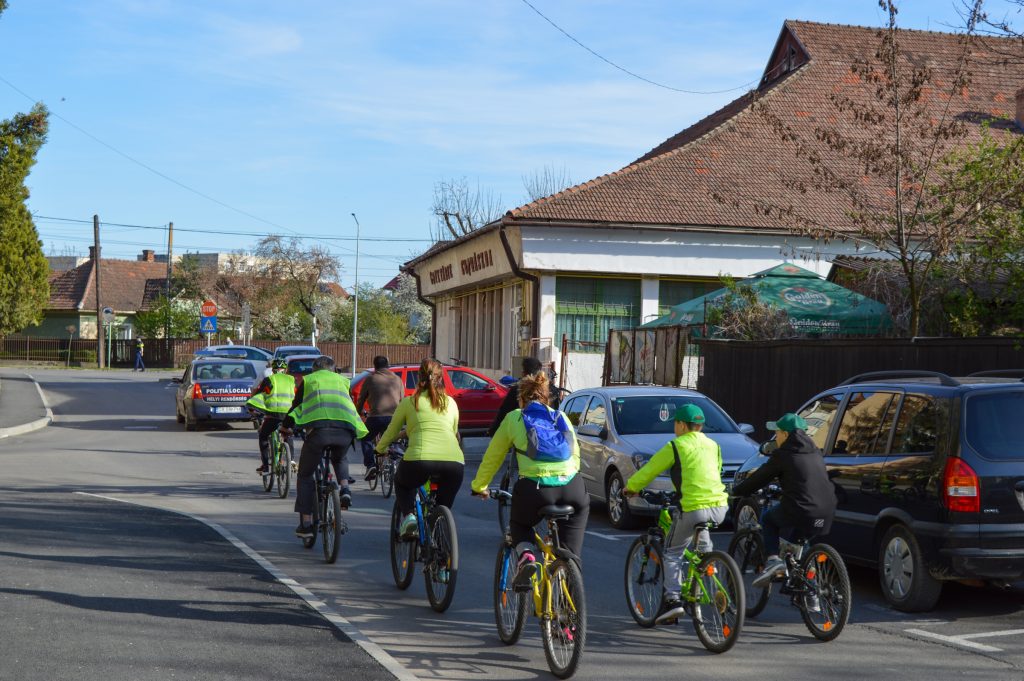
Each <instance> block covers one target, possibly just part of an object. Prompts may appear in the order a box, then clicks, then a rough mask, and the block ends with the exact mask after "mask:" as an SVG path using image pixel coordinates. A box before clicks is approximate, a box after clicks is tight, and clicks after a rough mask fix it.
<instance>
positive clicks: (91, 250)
mask: <svg viewBox="0 0 1024 681" xmlns="http://www.w3.org/2000/svg"><path fill="white" fill-rule="evenodd" d="M95 259H96V247H95V246H89V260H95Z"/></svg>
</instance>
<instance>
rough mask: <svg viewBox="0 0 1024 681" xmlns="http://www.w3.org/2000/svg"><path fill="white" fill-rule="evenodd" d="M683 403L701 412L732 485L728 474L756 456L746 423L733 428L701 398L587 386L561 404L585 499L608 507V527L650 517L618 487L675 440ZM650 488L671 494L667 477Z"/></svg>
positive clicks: (646, 507) (690, 393)
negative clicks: (576, 446)
mask: <svg viewBox="0 0 1024 681" xmlns="http://www.w3.org/2000/svg"><path fill="white" fill-rule="evenodd" d="M684 404H696V405H697V406H699V407H700V408H701V409H702V410H703V411H704V416H705V418H706V421H705V423H704V431H703V432H704V433H706V434H707V435H708V437H710V438H711V439H712V440H714V441H715V442H717V443H718V444H719V445H720V446H721V448H722V480H723V482H725V483H726V486H727V487H728V486H730V485H731V484H732V478H733V474H734V473H735V472H736V471H737V470H738V469H739V467H740V466H741V465H742V464H743V462H744V461H746V460H747V459H749V458H750V457H751V456H752V455H753V454H756V453H757V443H756V442H754V441H753V440H751V439H750V438H749V437H748V435H749V434H750V433H752V432H754V427H753V426H751V425H749V424H738V425H737V424H736V422H735V421H733V420H732V419H731V418H730V417H729V415H728V414H726V413H725V411H724V410H722V408H721V407H719V406H718V405H717V404H715V403H714V402H713V401H712V400H711V399H710V398H708V397H707V396H705V395H703V394H701V393H699V392H697V391H695V390H685V389H683V388H659V387H652V386H621V387H607V388H590V389H587V390H578V391H576V392H574V393H571V394H570V395H569V396H568V397H566V398H564V399H563V400H562V406H561V408H562V411H564V412H565V414H566V416H568V417H569V420H570V421H571V422H572V424H573V427H574V428H575V429H576V433H577V435H578V436H579V438H578V439H579V443H580V474H581V475H582V476H583V482H584V484H585V485H586V487H587V492H588V493H589V494H590V498H591V499H594V500H597V501H602V502H604V503H606V504H607V505H608V519H609V521H610V522H611V524H612V525H613V526H614V527H617V528H621V529H624V528H628V527H632V526H633V525H634V524H635V522H636V519H637V516H642V515H653V514H654V513H656V512H657V510H658V509H657V508H655V507H652V506H651V505H650V504H648V503H647V502H646V501H644V500H643V499H641V498H639V497H636V498H633V499H630V500H628V503H626V501H625V500H624V498H623V496H622V489H623V487H624V483H625V481H626V480H628V479H629V477H630V476H631V475H633V473H635V472H636V471H637V470H638V469H639V468H640V467H642V466H643V465H644V464H645V463H647V461H649V460H650V458H651V457H652V456H653V455H654V453H655V452H657V451H658V450H659V449H661V448H662V447H663V446H664V445H665V444H666V443H667V442H668V441H669V440H671V439H672V438H673V437H675V434H674V430H673V428H674V425H673V424H674V416H675V412H676V409H678V408H679V407H681V406H683V405H684ZM651 489H660V490H671V489H672V482H671V480H670V479H669V477H668V474H667V473H666V474H664V475H662V476H659V477H658V478H656V479H655V481H654V482H653V483H652V484H651Z"/></svg>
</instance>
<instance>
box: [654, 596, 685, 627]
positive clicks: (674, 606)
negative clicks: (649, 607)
mask: <svg viewBox="0 0 1024 681" xmlns="http://www.w3.org/2000/svg"><path fill="white" fill-rule="evenodd" d="M685 612H686V609H685V608H684V607H683V603H682V601H680V600H679V598H678V597H677V596H669V597H668V598H666V599H665V600H663V601H662V602H661V610H660V611H659V612H658V616H657V617H655V618H654V623H655V624H675V623H676V621H677V620H678V619H679V616H680V615H682V614H684V613H685Z"/></svg>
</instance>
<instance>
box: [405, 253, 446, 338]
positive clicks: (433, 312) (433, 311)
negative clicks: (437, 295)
mask: <svg viewBox="0 0 1024 681" xmlns="http://www.w3.org/2000/svg"><path fill="white" fill-rule="evenodd" d="M400 271H402V272H405V273H406V274H409V275H412V278H413V279H415V280H416V297H417V298H418V299H419V301H420V302H421V303H423V304H424V305H426V306H427V307H429V308H430V356H431V357H435V356H436V355H437V331H436V329H437V306H436V305H434V304H433V303H432V302H430V301H429V300H427V299H426V298H424V297H423V288H422V287H421V286H420V275H419V273H417V272H416V268H415V267H412V268H410V269H407V270H401V269H400Z"/></svg>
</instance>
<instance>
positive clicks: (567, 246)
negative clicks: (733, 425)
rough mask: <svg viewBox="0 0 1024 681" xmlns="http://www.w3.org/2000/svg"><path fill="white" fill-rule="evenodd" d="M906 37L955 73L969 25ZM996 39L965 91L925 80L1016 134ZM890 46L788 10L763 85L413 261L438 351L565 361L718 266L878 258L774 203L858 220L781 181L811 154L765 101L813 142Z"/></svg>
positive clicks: (906, 53) (838, 224) (963, 114)
mask: <svg viewBox="0 0 1024 681" xmlns="http://www.w3.org/2000/svg"><path fill="white" fill-rule="evenodd" d="M899 40H900V46H901V57H902V58H903V59H906V60H907V61H908V62H909V63H912V64H914V65H915V66H921V65H927V66H928V67H929V68H930V69H931V70H932V71H933V73H934V74H935V77H936V79H937V80H936V82H939V83H941V82H943V81H945V82H947V83H948V82H951V74H953V73H954V71H955V69H956V67H957V64H958V63H959V59H960V58H961V55H962V54H963V52H964V44H963V43H962V42H961V37H960V36H957V35H954V34H949V33H939V32H932V31H910V30H903V31H900V33H899ZM997 43H999V40H998V39H989V41H988V43H982V44H977V45H974V46H973V52H974V53H973V55H972V69H971V80H970V83H969V85H968V86H967V87H966V88H964V89H963V90H962V91H961V92H959V93H957V94H956V95H955V96H950V95H949V94H944V93H942V92H939V91H938V88H936V89H935V91H930V92H928V93H926V99H925V101H926V102H927V103H928V105H929V106H932V105H934V107H935V109H936V111H937V112H942V113H943V114H946V115H952V116H957V117H959V118H960V119H961V120H963V121H965V122H966V123H967V124H968V128H969V134H968V139H969V140H970V139H977V136H978V135H979V134H980V133H979V131H980V129H981V125H982V123H983V122H984V121H991V120H993V119H997V118H998V117H1000V116H1005V117H1008V118H1009V120H1000V121H997V123H998V125H1000V126H1001V127H1002V128H1003V129H1007V130H1010V131H1012V134H1019V131H1018V129H1017V128H1016V125H1019V123H1018V124H1014V123H1013V122H1012V121H1013V119H1014V117H1015V114H1016V112H1017V109H1018V104H1019V103H1020V99H1021V98H1020V97H1019V96H1018V91H1019V90H1020V88H1021V85H1024V65H1022V64H1021V63H1006V62H1007V60H1005V59H999V58H997V57H996V55H995V54H989V53H988V52H987V50H990V48H992V47H993V46H994V45H996V44H997ZM878 45H879V35H878V29H876V28H867V27H857V26H839V25H833V24H819V23H811V22H803V21H786V22H785V24H784V25H783V27H782V31H781V32H780V35H779V38H778V40H777V41H776V44H775V46H774V49H773V50H772V52H771V54H770V55H769V59H768V62H767V65H766V67H765V71H764V75H763V78H762V80H761V82H760V84H759V86H758V87H757V88H756V89H755V90H753V91H751V92H749V93H747V94H745V95H743V96H741V97H739V98H738V99H736V100H735V101H733V102H730V103H729V104H727V105H725V106H724V107H722V108H721V109H719V110H718V111H716V112H714V113H712V114H711V115H709V116H707V117H706V118H704V119H702V120H700V121H698V122H696V123H695V124H693V125H691V126H689V127H688V128H686V129H685V130H683V131H682V132H680V133H678V134H677V135H674V136H672V137H670V138H669V139H667V140H665V141H664V142H662V143H661V144H658V145H656V146H655V147H654V148H653V149H651V150H650V151H648V152H646V153H644V154H642V155H641V156H640V157H639V158H637V160H635V161H634V162H632V163H630V164H629V165H627V166H625V167H624V168H621V169H619V170H616V171H615V172H612V173H609V174H607V175H602V176H600V177H597V178H595V179H593V180H591V181H589V182H585V183H583V184H580V185H577V186H574V187H570V188H568V189H565V190H564V191H561V192H558V193H556V194H553V195H551V196H548V197H545V198H542V199H540V200H537V201H534V202H532V203H529V204H526V205H524V206H520V207H518V208H515V209H513V210H510V211H508V212H507V213H506V214H505V215H504V216H503V217H502V218H501V219H500V220H497V221H495V222H493V223H491V224H488V225H486V226H484V227H483V228H481V229H479V230H477V231H475V232H473V233H471V234H469V235H466V236H463V237H461V238H459V239H457V240H454V241H451V242H447V243H445V244H443V245H442V244H439V245H435V246H434V247H432V248H431V249H430V250H428V251H427V252H426V253H424V254H423V255H421V256H419V257H417V258H414V259H413V260H411V261H409V262H407V263H406V264H405V265H404V266H403V269H404V270H405V271H407V272H410V273H411V274H413V275H414V276H415V277H416V279H417V281H418V284H419V290H420V294H421V296H422V297H423V298H425V299H426V300H428V301H430V302H431V303H433V306H434V330H435V335H434V340H433V342H434V344H435V348H434V352H435V355H436V356H438V357H441V358H448V357H455V358H458V359H460V360H463V361H466V362H467V363H468V364H470V365H471V366H474V367H477V368H480V369H482V370H486V371H490V372H493V373H495V374H496V373H498V372H501V371H502V370H508V369H514V368H515V367H514V362H515V360H514V358H515V356H517V355H520V354H533V355H536V356H539V357H540V358H541V359H545V360H546V359H552V360H557V359H558V357H559V348H560V347H561V341H562V338H563V337H567V338H568V339H571V340H575V341H590V342H595V343H598V344H600V343H603V342H604V341H606V340H607V337H608V331H609V329H612V328H626V327H636V326H639V325H640V324H641V323H643V322H646V321H649V320H650V319H653V318H655V317H657V316H659V314H661V313H663V312H664V311H665V310H667V308H668V307H670V306H672V305H675V304H678V303H681V302H685V301H686V300H689V299H692V298H696V297H698V296H700V295H702V294H704V293H706V292H708V291H709V290H711V289H713V288H718V287H719V286H720V283H719V277H720V276H721V275H730V276H733V277H736V278H745V277H747V276H749V275H751V274H753V273H754V272H758V271H760V270H764V269H767V268H769V267H772V266H774V265H777V264H778V263H779V261H781V260H798V261H800V264H801V265H802V266H803V267H805V268H807V269H810V270H813V271H815V272H817V273H818V274H822V275H824V274H826V273H827V272H828V271H829V268H830V263H831V261H833V260H834V259H836V258H838V257H843V256H862V255H873V254H874V251H873V250H871V249H867V250H866V249H865V248H864V247H862V246H859V245H858V244H857V242H855V241H854V240H852V239H835V238H833V239H830V240H828V241H825V240H816V239H812V238H809V237H806V236H803V235H802V234H803V233H804V232H802V231H801V230H800V229H798V228H797V225H795V224H787V222H786V220H785V219H780V218H779V215H778V213H779V211H774V213H775V214H774V215H773V214H771V213H772V212H773V211H771V210H767V209H768V208H771V207H778V206H790V207H792V206H795V207H796V208H797V209H798V210H800V211H802V212H803V213H806V214H811V215H813V216H814V219H815V220H817V221H819V222H820V223H821V224H824V225H827V226H828V227H829V228H830V230H831V231H832V232H833V233H836V232H838V233H843V232H848V233H850V234H851V235H854V234H855V232H856V230H857V227H856V225H855V224H854V221H853V220H852V219H851V217H850V209H851V206H850V204H849V203H847V202H844V200H843V197H842V196H841V195H840V194H838V193H826V192H821V191H816V190H814V188H813V187H811V188H805V189H804V191H800V190H798V189H796V188H793V187H792V186H790V185H789V183H787V182H785V181H784V180H785V178H787V177H797V176H800V174H806V173H807V172H808V165H807V162H806V161H805V160H803V159H801V158H799V157H798V156H797V153H796V150H795V147H794V146H793V145H792V144H789V143H787V142H786V141H784V140H783V139H782V137H781V136H780V134H779V132H778V131H777V128H775V127H773V120H772V118H771V117H769V116H766V115H763V114H761V113H759V110H757V109H756V108H755V107H757V106H764V107H768V108H770V110H771V111H772V115H773V116H774V117H775V120H774V122H781V123H783V124H785V125H787V126H789V127H790V128H791V129H792V130H794V131H796V132H798V133H801V134H802V136H803V137H804V138H805V139H814V138H815V135H814V132H815V128H817V127H819V126H821V125H823V124H826V125H835V126H842V125H844V122H843V121H841V120H838V118H837V116H836V107H835V105H834V104H833V103H832V101H831V98H832V97H834V96H835V97H839V98H849V99H851V100H854V101H860V102H865V103H866V102H870V101H872V98H873V97H874V93H873V86H872V85H870V84H868V83H866V82H865V81H864V80H862V78H861V77H860V76H858V75H857V73H856V72H855V70H853V69H851V66H852V65H853V64H854V63H855V62H857V61H858V60H871V59H874V56H875V51H876V50H877V48H878ZM1019 61H1020V60H1018V62H1019ZM1021 108H1024V107H1021ZM821 151H822V153H828V152H827V150H826V149H825V148H824V145H822V149H821ZM831 160H832V161H834V162H835V163H838V164H842V163H844V162H845V163H852V161H850V160H849V159H846V160H845V161H844V160H843V159H831ZM842 170H845V171H849V172H851V173H854V175H853V177H857V176H859V175H860V174H861V172H860V171H859V170H858V168H855V167H852V166H851V167H847V168H843V169H842ZM883 190H884V188H879V191H883ZM595 347H596V346H595ZM577 387H578V386H577Z"/></svg>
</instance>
